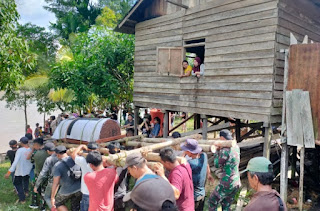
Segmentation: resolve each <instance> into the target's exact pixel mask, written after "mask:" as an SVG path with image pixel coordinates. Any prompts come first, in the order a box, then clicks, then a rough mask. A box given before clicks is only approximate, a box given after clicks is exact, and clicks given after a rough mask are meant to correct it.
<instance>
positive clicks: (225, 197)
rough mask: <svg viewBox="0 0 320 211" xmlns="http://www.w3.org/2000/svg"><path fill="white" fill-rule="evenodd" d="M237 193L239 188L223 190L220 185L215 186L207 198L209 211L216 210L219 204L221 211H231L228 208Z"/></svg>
mask: <svg viewBox="0 0 320 211" xmlns="http://www.w3.org/2000/svg"><path fill="white" fill-rule="evenodd" d="M238 191H239V187H235V188H234V189H230V188H225V187H224V186H223V185H221V184H219V185H217V186H216V188H215V190H214V191H213V192H212V193H211V195H210V198H209V211H216V210H218V207H219V205H220V204H221V207H222V210H223V211H229V210H231V209H230V207H231V205H232V203H233V201H234V199H235V196H236V195H237V193H238Z"/></svg>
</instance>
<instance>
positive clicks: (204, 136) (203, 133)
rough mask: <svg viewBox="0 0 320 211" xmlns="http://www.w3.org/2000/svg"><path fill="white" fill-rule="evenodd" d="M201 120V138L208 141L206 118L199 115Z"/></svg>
mask: <svg viewBox="0 0 320 211" xmlns="http://www.w3.org/2000/svg"><path fill="white" fill-rule="evenodd" d="M201 118H202V137H203V139H204V140H207V139H208V118H207V116H206V115H201Z"/></svg>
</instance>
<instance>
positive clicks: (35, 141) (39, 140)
mask: <svg viewBox="0 0 320 211" xmlns="http://www.w3.org/2000/svg"><path fill="white" fill-rule="evenodd" d="M33 143H37V144H40V145H43V139H42V138H36V139H34V140H33Z"/></svg>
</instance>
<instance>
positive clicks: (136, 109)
mask: <svg viewBox="0 0 320 211" xmlns="http://www.w3.org/2000/svg"><path fill="white" fill-rule="evenodd" d="M138 121H139V107H137V106H135V107H134V135H135V136H137V135H138V124H139V122H138Z"/></svg>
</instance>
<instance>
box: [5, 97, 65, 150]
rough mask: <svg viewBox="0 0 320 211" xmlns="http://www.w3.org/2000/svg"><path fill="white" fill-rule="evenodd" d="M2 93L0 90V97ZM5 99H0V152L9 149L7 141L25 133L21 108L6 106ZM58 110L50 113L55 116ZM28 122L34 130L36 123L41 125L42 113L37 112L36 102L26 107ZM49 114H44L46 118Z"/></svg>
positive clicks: (16, 138) (17, 138) (18, 137)
mask: <svg viewBox="0 0 320 211" xmlns="http://www.w3.org/2000/svg"><path fill="white" fill-rule="evenodd" d="M2 96H3V93H1V92H0V98H1V97H2ZM6 104H7V103H6V101H0V153H4V152H6V151H7V150H8V149H10V147H9V145H8V143H9V141H10V140H12V139H15V140H17V141H19V139H20V138H21V137H22V136H24V134H25V119H24V112H23V110H22V109H17V110H15V109H13V110H10V109H9V108H6ZM58 113H59V111H56V112H52V114H51V115H55V116H57V115H58ZM27 115H28V124H29V125H30V126H31V128H32V130H33V131H34V128H35V125H36V123H39V124H40V126H42V127H43V118H44V116H43V114H40V113H39V112H37V105H36V103H35V102H34V103H31V104H28V108H27ZM48 118H49V115H47V116H46V119H48Z"/></svg>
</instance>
